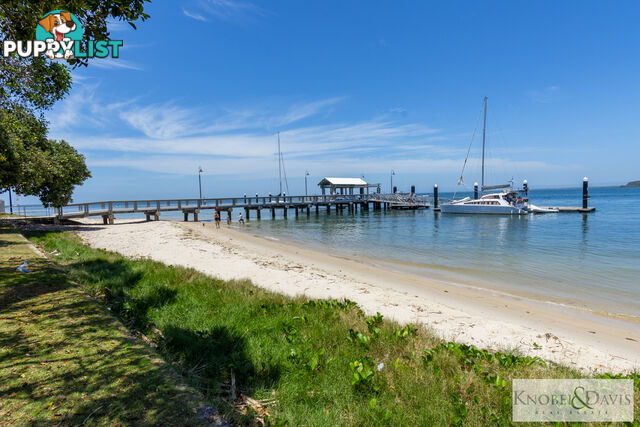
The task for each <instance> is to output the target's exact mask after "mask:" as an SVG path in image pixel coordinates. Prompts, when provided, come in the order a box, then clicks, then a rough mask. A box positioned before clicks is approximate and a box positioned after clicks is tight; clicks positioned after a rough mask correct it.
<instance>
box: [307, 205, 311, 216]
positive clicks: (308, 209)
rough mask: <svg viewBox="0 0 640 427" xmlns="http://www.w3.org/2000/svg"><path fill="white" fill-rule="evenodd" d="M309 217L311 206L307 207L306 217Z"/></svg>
mask: <svg viewBox="0 0 640 427" xmlns="http://www.w3.org/2000/svg"><path fill="white" fill-rule="evenodd" d="M309 215H311V206H309V205H307V216H309Z"/></svg>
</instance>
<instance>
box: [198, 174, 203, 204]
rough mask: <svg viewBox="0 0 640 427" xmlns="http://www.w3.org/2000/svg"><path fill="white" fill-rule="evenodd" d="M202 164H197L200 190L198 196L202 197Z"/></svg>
mask: <svg viewBox="0 0 640 427" xmlns="http://www.w3.org/2000/svg"><path fill="white" fill-rule="evenodd" d="M202 172H203V170H202V166H198V190H199V191H200V198H201V199H202Z"/></svg>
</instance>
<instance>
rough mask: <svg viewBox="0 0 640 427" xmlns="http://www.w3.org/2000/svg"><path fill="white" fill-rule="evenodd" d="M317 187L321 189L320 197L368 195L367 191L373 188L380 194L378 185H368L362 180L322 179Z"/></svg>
mask: <svg viewBox="0 0 640 427" xmlns="http://www.w3.org/2000/svg"><path fill="white" fill-rule="evenodd" d="M318 186H319V187H320V188H321V189H322V195H325V194H327V193H326V191H327V190H329V194H340V195H354V194H369V189H370V188H374V189H375V192H377V193H379V192H380V184H369V183H367V182H366V181H365V180H364V179H362V178H329V177H326V178H322V181H320V182H319V183H318Z"/></svg>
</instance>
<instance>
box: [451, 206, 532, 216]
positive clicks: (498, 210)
mask: <svg viewBox="0 0 640 427" xmlns="http://www.w3.org/2000/svg"><path fill="white" fill-rule="evenodd" d="M440 212H442V213H452V214H476V215H525V214H527V213H528V212H527V211H526V210H524V209H520V208H517V207H515V206H484V205H464V204H456V203H445V204H442V205H440Z"/></svg>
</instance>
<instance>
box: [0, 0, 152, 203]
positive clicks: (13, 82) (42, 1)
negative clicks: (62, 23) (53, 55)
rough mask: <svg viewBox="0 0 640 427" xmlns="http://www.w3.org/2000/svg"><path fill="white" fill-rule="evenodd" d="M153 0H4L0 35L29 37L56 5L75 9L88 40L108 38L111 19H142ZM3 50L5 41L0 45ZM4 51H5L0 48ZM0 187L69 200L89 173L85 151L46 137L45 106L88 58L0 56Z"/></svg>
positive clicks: (0, 5) (59, 94) (130, 21)
mask: <svg viewBox="0 0 640 427" xmlns="http://www.w3.org/2000/svg"><path fill="white" fill-rule="evenodd" d="M148 2H149V0H67V1H66V2H64V3H59V2H58V1H51V0H39V1H24V0H20V1H16V0H4V1H3V2H2V3H0V38H1V39H2V40H30V39H34V38H35V30H36V27H37V25H38V21H39V20H40V18H41V17H42V16H43V15H44V14H46V13H48V12H50V11H52V10H58V9H64V10H68V11H69V12H71V13H73V14H74V15H75V16H76V17H77V18H78V20H80V23H81V24H82V27H83V31H84V36H85V39H87V40H88V39H95V40H108V39H109V31H108V26H107V24H108V22H109V21H110V20H118V21H122V22H127V23H128V24H129V25H131V26H132V27H133V28H134V29H135V28H136V25H135V22H136V21H138V20H141V21H144V20H146V19H147V18H148V17H149V15H147V14H146V13H144V6H145V3H148ZM0 49H1V45H0ZM0 54H1V52H0ZM0 61H1V62H0V192H3V191H6V190H7V189H10V188H14V189H15V191H16V192H17V193H19V194H23V195H33V196H38V197H39V198H40V200H41V201H42V203H43V204H44V205H45V206H54V207H60V206H63V205H65V204H67V203H69V202H70V201H71V195H72V193H73V189H74V188H75V186H76V185H80V184H82V183H83V182H84V181H85V180H86V179H87V178H89V177H90V176H91V174H90V172H89V170H88V169H87V166H86V164H85V159H84V156H83V155H81V154H79V153H78V152H77V151H76V150H75V149H74V148H73V147H72V146H70V145H69V144H68V143H67V142H65V141H54V140H50V139H48V138H47V122H46V121H45V119H44V111H46V110H48V109H50V108H51V107H52V106H53V104H54V103H55V102H56V101H58V100H60V99H62V98H64V96H66V95H67V93H68V92H69V90H70V88H71V84H72V81H71V74H70V73H69V67H73V68H76V67H79V66H87V65H88V60H87V59H86V58H82V59H71V60H67V61H66V62H52V61H49V60H47V59H46V58H44V57H38V58H20V57H19V56H17V55H15V54H13V55H10V56H8V57H6V58H5V57H4V56H3V55H2V56H0Z"/></svg>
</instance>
